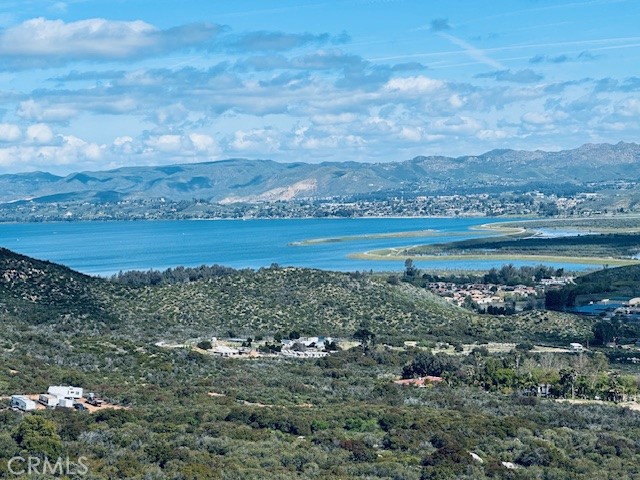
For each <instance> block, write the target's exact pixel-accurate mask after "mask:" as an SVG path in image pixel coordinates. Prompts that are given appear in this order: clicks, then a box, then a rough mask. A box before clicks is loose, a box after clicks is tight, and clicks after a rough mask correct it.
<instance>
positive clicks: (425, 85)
mask: <svg viewBox="0 0 640 480" xmlns="http://www.w3.org/2000/svg"><path fill="white" fill-rule="evenodd" d="M444 85H445V82H443V81H442V80H435V79H432V78H428V77H425V76H423V75H419V76H416V77H400V78H392V79H391V80H389V81H388V82H387V84H386V85H385V89H386V90H392V91H393V90H396V91H400V92H409V93H425V92H432V91H434V90H437V89H439V88H442V87H443V86H444Z"/></svg>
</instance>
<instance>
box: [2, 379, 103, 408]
mask: <svg viewBox="0 0 640 480" xmlns="http://www.w3.org/2000/svg"><path fill="white" fill-rule="evenodd" d="M34 397H36V398H37V400H35V399H34ZM81 399H83V390H82V388H81V387H72V386H66V385H54V386H50V387H49V388H48V389H47V393H41V394H40V395H37V396H32V395H12V396H11V408H14V409H16V410H22V411H23V412H28V411H31V410H36V409H37V408H38V404H40V405H42V406H44V407H45V408H75V409H77V410H86V409H87V407H86V406H85V403H84V402H82V401H80V400H81ZM86 403H88V404H89V405H93V406H96V407H98V406H100V404H101V403H102V402H101V401H100V400H98V399H97V398H96V397H95V395H94V394H93V393H90V394H88V395H87V400H86ZM40 408H42V407H40Z"/></svg>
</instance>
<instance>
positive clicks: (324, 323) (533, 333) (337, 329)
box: [0, 251, 640, 480]
mask: <svg viewBox="0 0 640 480" xmlns="http://www.w3.org/2000/svg"><path fill="white" fill-rule="evenodd" d="M199 272H200V273H198V274H194V275H190V273H191V272H190V271H183V270H178V271H177V272H176V271H173V272H171V273H170V274H167V275H166V279H168V280H163V274H162V273H157V272H156V273H153V274H152V275H150V276H148V277H149V278H155V279H156V280H154V281H153V282H147V276H146V274H132V275H128V277H127V278H128V279H129V280H127V281H123V278H119V279H118V278H115V279H112V280H106V279H96V278H91V277H87V276H84V275H80V274H78V273H75V272H73V271H71V270H69V269H66V268H64V267H60V266H57V265H54V264H50V263H46V262H39V261H36V260H32V259H29V258H27V257H23V256H19V255H15V254H13V253H11V252H7V251H2V256H1V263H0V278H2V280H1V282H2V283H1V284H2V287H1V288H0V304H1V309H0V397H2V398H1V399H0V447H1V448H0V478H11V474H10V472H9V470H8V468H9V467H8V465H9V464H8V462H9V459H11V458H12V457H14V456H15V455H29V456H34V457H38V458H39V459H44V458H45V457H46V458H53V459H54V461H55V458H57V456H58V455H60V456H62V457H63V458H66V457H67V456H68V457H69V458H70V459H71V461H72V462H73V461H74V459H78V458H79V457H83V458H84V461H83V463H84V464H85V465H86V466H87V467H88V474H87V475H86V476H85V477H83V478H88V479H93V480H116V479H117V480H121V479H136V480H142V479H157V480H170V479H171V480H173V479H184V480H203V479H256V480H258V479H260V480H262V479H264V478H274V479H290V478H299V479H330V478H331V479H333V478H339V479H345V480H349V479H399V480H400V479H402V480H422V479H450V478H460V479H469V480H471V479H474V480H476V479H478V480H482V479H487V478H509V479H534V478H548V479H565V478H577V479H594V478H603V479H607V478H609V479H626V478H640V467H638V465H640V446H639V444H638V442H636V441H635V440H634V439H636V438H638V436H639V435H640V416H639V414H638V413H637V412H635V411H632V410H630V409H628V408H621V407H620V406H615V405H614V404H613V403H608V404H601V403H592V404H590V405H575V404H568V403H561V402H557V401H556V400H555V399H553V398H548V399H546V398H539V397H532V396H530V394H531V392H532V391H533V390H535V389H536V385H537V383H538V382H547V383H550V384H551V385H552V395H553V396H558V397H564V399H565V400H570V399H571V398H572V397H575V399H576V401H578V400H580V401H585V402H588V401H593V400H591V398H593V397H594V396H595V395H599V396H602V395H603V393H602V392H605V393H606V394H607V395H608V394H609V390H611V391H612V392H613V393H614V394H615V396H616V398H617V397H622V396H623V395H628V394H632V393H633V392H637V391H638V388H637V383H638V381H637V378H638V376H637V373H638V372H637V370H638V366H637V365H636V363H635V362H628V364H625V365H624V368H625V370H624V371H623V370H621V369H620V366H618V367H616V365H620V364H614V363H613V362H612V363H609V359H612V357H609V359H608V358H607V357H606V356H605V354H603V353H602V352H600V353H592V352H587V353H584V354H581V355H577V354H571V353H563V352H562V351H561V350H560V349H555V350H554V353H545V352H536V351H531V345H530V344H527V343H521V344H520V345H518V347H517V348H516V349H513V350H511V351H499V352H494V353H491V352H490V351H489V349H488V348H485V347H482V346H475V348H474V349H473V351H472V352H471V353H468V352H466V353H462V352H461V351H460V350H462V349H459V350H458V351H457V352H451V353H442V352H433V351H430V350H431V349H430V346H431V347H433V346H434V345H435V343H434V342H433V340H446V339H448V340H450V341H451V342H457V343H460V342H465V341H468V340H469V341H471V340H473V341H482V340H483V339H501V338H508V339H514V340H515V339H522V340H527V339H528V340H530V341H531V342H539V341H541V340H548V339H549V338H556V339H559V340H561V341H562V342H565V343H566V341H567V338H569V336H571V335H573V336H574V337H572V338H576V336H578V337H579V336H580V335H583V336H586V335H588V328H589V324H588V323H587V322H586V321H585V320H580V319H579V318H577V317H574V316H570V315H563V314H550V313H547V312H536V311H534V312H528V313H527V314H526V315H520V316H512V317H508V318H504V317H495V316H490V315H485V316H476V315H474V314H472V313H471V312H468V311H464V310H461V309H458V308H454V307H451V306H449V305H448V304H446V303H445V302H443V301H442V300H439V299H437V298H435V297H433V296H432V295H430V294H428V293H427V292H425V291H424V290H423V289H420V288H417V287H414V286H411V285H409V284H400V285H393V284H389V283H388V282H386V280H385V279H380V278H376V277H370V276H363V275H362V274H343V273H332V272H322V271H317V270H308V269H295V268H280V267H272V268H268V269H261V270H259V271H249V270H247V271H232V270H229V269H224V268H208V269H201V270H200V271H199ZM136 278H137V279H136ZM363 326H364V327H363ZM356 329H359V330H360V331H363V330H365V329H366V330H367V331H369V332H375V335H376V339H378V340H381V341H378V342H377V343H376V342H370V343H365V345H364V346H355V347H353V348H350V349H347V348H344V349H343V350H340V351H337V352H335V353H332V354H331V355H329V356H327V357H324V358H319V359H300V358H295V359H292V358H285V357H282V356H280V357H271V356H261V357H256V358H218V357H214V356H212V355H209V354H206V353H205V352H204V351H203V350H199V349H195V348H190V347H175V348H163V347H159V346H157V345H155V341H156V340H157V339H168V338H176V339H183V340H184V339H185V338H186V337H190V336H193V337H200V338H206V337H207V335H211V334H215V333H220V334H222V335H225V334H227V333H229V332H235V333H237V334H247V335H253V336H254V337H255V336H257V335H260V334H267V333H269V332H273V333H281V332H283V331H284V332H287V331H292V330H298V331H299V332H300V333H302V334H304V333H326V334H333V335H348V336H351V335H353V333H354V331H355V330H356ZM369 329H370V330H369ZM385 339H386V340H389V341H392V342H394V343H395V345H398V344H401V342H400V341H401V340H403V339H404V340H408V339H413V340H418V341H422V342H419V343H420V344H421V345H422V348H414V347H401V348H398V347H389V346H385V345H383V342H384V341H385ZM425 340H430V341H425ZM341 341H342V340H341V339H339V343H340V342H341ZM343 346H346V343H345V344H344V345H343ZM552 350H553V349H552ZM626 355H627V356H628V355H631V353H627V354H626ZM634 355H636V356H637V357H640V352H637V353H635V354H634ZM616 361H617V360H616ZM616 368H617V369H616ZM634 369H635V370H634ZM422 375H440V376H441V377H442V380H440V381H438V382H436V383H434V384H431V385H429V386H428V387H427V388H417V387H411V386H409V387H407V386H401V385H399V384H397V383H395V381H396V380H398V379H399V378H400V377H401V376H404V377H407V378H410V379H411V378H413V377H416V376H422ZM410 381H413V380H410ZM56 384H62V385H65V384H71V385H78V386H82V387H84V388H85V391H87V392H97V393H98V395H99V396H101V397H102V398H103V399H105V400H107V401H109V402H110V403H112V404H115V405H116V406H118V407H120V408H119V409H111V408H101V409H99V410H98V411H97V412H94V413H89V412H86V411H76V410H73V409H64V408H56V409H47V410H39V411H37V412H27V413H22V412H17V411H12V410H10V409H8V408H6V406H7V405H8V396H9V395H12V394H36V393H40V392H43V391H46V388H47V386H48V385H56ZM39 478H40V477H39ZM41 478H48V477H46V476H45V477H41ZM72 478H73V477H72Z"/></svg>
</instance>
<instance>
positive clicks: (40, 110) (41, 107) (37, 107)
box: [16, 99, 78, 122]
mask: <svg viewBox="0 0 640 480" xmlns="http://www.w3.org/2000/svg"><path fill="white" fill-rule="evenodd" d="M77 113H78V110H77V109H76V108H73V107H71V106H69V105H61V104H58V105H45V104H42V103H39V102H36V101H35V100H33V99H29V100H25V101H24V102H20V106H19V107H18V110H17V111H16V114H17V115H18V116H19V117H21V118H24V119H25V120H31V121H36V122H67V121H68V120H69V119H70V118H73V117H74V116H76V115H77Z"/></svg>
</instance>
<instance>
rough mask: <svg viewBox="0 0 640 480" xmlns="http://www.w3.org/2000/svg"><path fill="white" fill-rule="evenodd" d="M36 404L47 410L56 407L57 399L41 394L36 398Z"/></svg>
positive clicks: (53, 396)
mask: <svg viewBox="0 0 640 480" xmlns="http://www.w3.org/2000/svg"><path fill="white" fill-rule="evenodd" d="M38 402H40V403H41V404H42V405H44V406H45V407H47V408H53V407H55V406H56V405H58V397H56V396H55V395H50V394H48V393H41V394H40V396H39V397H38Z"/></svg>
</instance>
